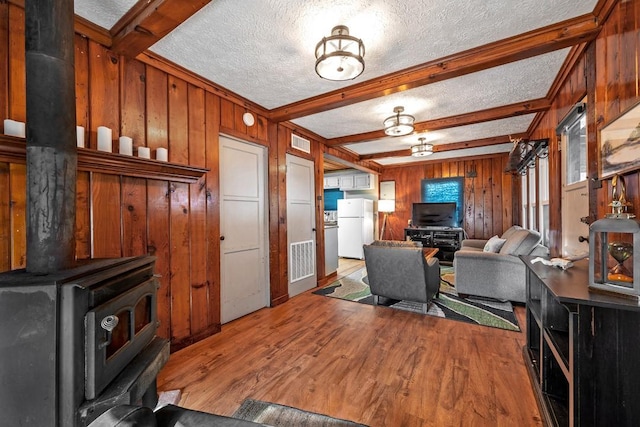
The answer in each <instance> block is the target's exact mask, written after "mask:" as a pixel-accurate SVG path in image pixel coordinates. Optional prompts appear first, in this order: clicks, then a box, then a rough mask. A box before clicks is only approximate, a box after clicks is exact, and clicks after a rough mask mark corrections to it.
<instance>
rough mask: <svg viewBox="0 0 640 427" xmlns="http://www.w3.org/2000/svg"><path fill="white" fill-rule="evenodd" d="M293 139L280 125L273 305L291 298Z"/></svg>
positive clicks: (278, 135)
mask: <svg viewBox="0 0 640 427" xmlns="http://www.w3.org/2000/svg"><path fill="white" fill-rule="evenodd" d="M290 140H291V131H290V130H289V129H287V128H285V127H283V126H280V125H278V132H277V139H276V140H275V141H276V147H274V148H275V149H276V150H277V158H276V161H277V178H276V181H275V182H276V184H277V187H276V188H275V189H274V190H275V191H273V192H272V191H270V194H271V197H272V198H277V199H278V202H277V209H278V210H277V211H276V212H277V215H278V233H277V238H276V242H277V244H278V247H277V249H276V260H277V261H276V262H277V263H278V270H277V271H278V273H279V277H278V278H277V280H276V282H275V283H272V284H271V305H277V304H280V303H282V302H284V301H286V300H288V299H289V263H288V259H289V257H288V253H289V248H288V244H287V198H286V195H287V172H286V165H287V159H286V153H287V149H288V147H289V141H290Z"/></svg>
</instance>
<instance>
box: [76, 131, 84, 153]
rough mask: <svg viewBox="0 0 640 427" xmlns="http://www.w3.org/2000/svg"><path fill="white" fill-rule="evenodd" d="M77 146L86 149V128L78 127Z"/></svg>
mask: <svg viewBox="0 0 640 427" xmlns="http://www.w3.org/2000/svg"><path fill="white" fill-rule="evenodd" d="M76 145H77V146H78V147H80V148H84V127H83V126H76Z"/></svg>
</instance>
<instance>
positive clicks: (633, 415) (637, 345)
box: [521, 256, 640, 426]
mask: <svg viewBox="0 0 640 427" xmlns="http://www.w3.org/2000/svg"><path fill="white" fill-rule="evenodd" d="M534 258H535V257H531V256H522V257H521V259H522V261H523V262H524V263H525V264H526V266H527V279H526V280H527V310H526V312H527V344H526V346H525V348H524V349H523V353H524V354H523V355H524V359H525V363H526V365H527V367H528V370H529V376H530V379H531V383H532V385H533V388H534V390H535V394H536V397H537V399H538V403H539V406H540V412H541V414H542V417H543V420H544V421H545V424H546V425H552V426H638V425H640V405H639V404H638V398H640V306H639V304H638V302H637V301H634V300H631V299H627V298H624V297H618V296H611V295H605V294H599V293H592V292H589V288H588V261H587V260H582V261H578V262H576V263H575V266H574V267H572V268H570V269H568V270H566V271H563V270H561V269H559V268H557V267H550V266H546V265H544V264H541V263H534V264H532V263H531V260H533V259H534Z"/></svg>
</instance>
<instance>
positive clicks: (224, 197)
mask: <svg viewBox="0 0 640 427" xmlns="http://www.w3.org/2000/svg"><path fill="white" fill-rule="evenodd" d="M265 158H266V156H265V148H264V147H260V146H257V145H253V144H249V143H245V142H241V141H237V140H234V139H231V138H227V137H224V136H220V235H221V242H220V276H221V284H220V299H221V306H220V314H221V322H222V323H227V322H229V321H231V320H234V319H237V318H238V317H241V316H244V315H246V314H249V313H252V312H254V311H256V310H258V309H260V308H262V307H266V306H268V305H269V289H268V280H267V278H268V277H269V274H268V262H267V254H268V250H267V249H268V248H267V224H268V219H267V210H266V208H265V206H266V198H265V194H266V191H265V189H266V181H267V180H266V174H265V170H266V168H265Z"/></svg>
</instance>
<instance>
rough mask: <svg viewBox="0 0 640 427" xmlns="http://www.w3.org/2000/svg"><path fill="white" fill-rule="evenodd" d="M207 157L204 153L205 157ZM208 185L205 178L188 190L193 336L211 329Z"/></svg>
mask: <svg viewBox="0 0 640 427" xmlns="http://www.w3.org/2000/svg"><path fill="white" fill-rule="evenodd" d="M202 157H204V152H203V153H202ZM206 202H207V185H206V179H205V177H202V178H200V181H199V182H198V183H197V184H191V185H190V186H189V204H190V214H189V231H190V233H191V246H190V254H191V280H190V282H189V284H190V290H191V334H192V335H198V334H199V333H202V332H203V331H205V330H206V329H207V328H208V327H209V288H208V286H207V239H206V236H207V233H206V231H207V211H206V208H207V206H206Z"/></svg>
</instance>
